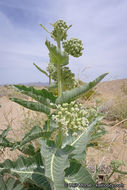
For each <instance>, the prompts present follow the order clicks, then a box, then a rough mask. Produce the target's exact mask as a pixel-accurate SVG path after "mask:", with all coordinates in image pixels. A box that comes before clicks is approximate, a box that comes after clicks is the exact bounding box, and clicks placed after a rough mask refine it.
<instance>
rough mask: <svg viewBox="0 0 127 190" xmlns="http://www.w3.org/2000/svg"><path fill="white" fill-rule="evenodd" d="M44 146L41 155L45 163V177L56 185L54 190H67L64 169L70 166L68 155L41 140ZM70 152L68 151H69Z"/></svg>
mask: <svg viewBox="0 0 127 190" xmlns="http://www.w3.org/2000/svg"><path fill="white" fill-rule="evenodd" d="M40 143H41V145H42V147H41V154H42V158H43V161H44V167H45V175H46V176H47V177H48V178H50V179H51V180H52V182H53V184H54V188H53V189H54V190H66V189H67V188H66V187H65V186H64V169H66V168H67V167H68V166H69V162H68V154H67V153H66V150H65V151H62V150H60V149H59V150H58V149H56V148H55V147H54V146H51V147H50V146H48V145H47V144H46V142H45V141H43V140H40ZM67 150H68V149H67Z"/></svg>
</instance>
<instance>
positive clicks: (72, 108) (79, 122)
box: [52, 101, 89, 136]
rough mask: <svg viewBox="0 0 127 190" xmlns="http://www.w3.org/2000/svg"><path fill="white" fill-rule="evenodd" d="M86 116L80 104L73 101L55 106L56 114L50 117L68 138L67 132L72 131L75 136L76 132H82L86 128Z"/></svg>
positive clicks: (87, 122)
mask: <svg viewBox="0 0 127 190" xmlns="http://www.w3.org/2000/svg"><path fill="white" fill-rule="evenodd" d="M86 116H87V111H85V110H84V109H83V108H82V106H81V104H78V103H76V102H75V101H73V102H71V103H70V104H68V103H64V104H62V105H57V113H56V115H52V119H53V120H55V121H56V122H57V123H58V125H59V127H61V130H62V132H63V134H64V135H66V136H68V135H69V130H72V131H73V135H74V136H76V135H77V132H79V131H84V130H85V129H86V128H87V127H88V124H89V121H88V119H87V117H86Z"/></svg>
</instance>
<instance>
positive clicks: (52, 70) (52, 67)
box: [46, 62, 56, 74]
mask: <svg viewBox="0 0 127 190" xmlns="http://www.w3.org/2000/svg"><path fill="white" fill-rule="evenodd" d="M46 70H47V71H48V72H49V74H52V73H54V72H56V67H55V66H54V64H53V63H50V62H49V63H48V67H47V68H46Z"/></svg>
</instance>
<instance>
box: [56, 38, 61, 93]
mask: <svg viewBox="0 0 127 190" xmlns="http://www.w3.org/2000/svg"><path fill="white" fill-rule="evenodd" d="M57 46H58V49H59V50H61V48H60V41H59V40H58V41H57ZM57 82H58V96H61V95H62V77H61V65H60V64H59V63H57Z"/></svg>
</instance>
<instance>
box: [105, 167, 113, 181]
mask: <svg viewBox="0 0 127 190" xmlns="http://www.w3.org/2000/svg"><path fill="white" fill-rule="evenodd" d="M114 173H115V170H113V171H112V173H111V174H110V175H109V177H108V178H107V180H106V183H108V181H109V179H110V178H111V177H112V175H113V174H114Z"/></svg>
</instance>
